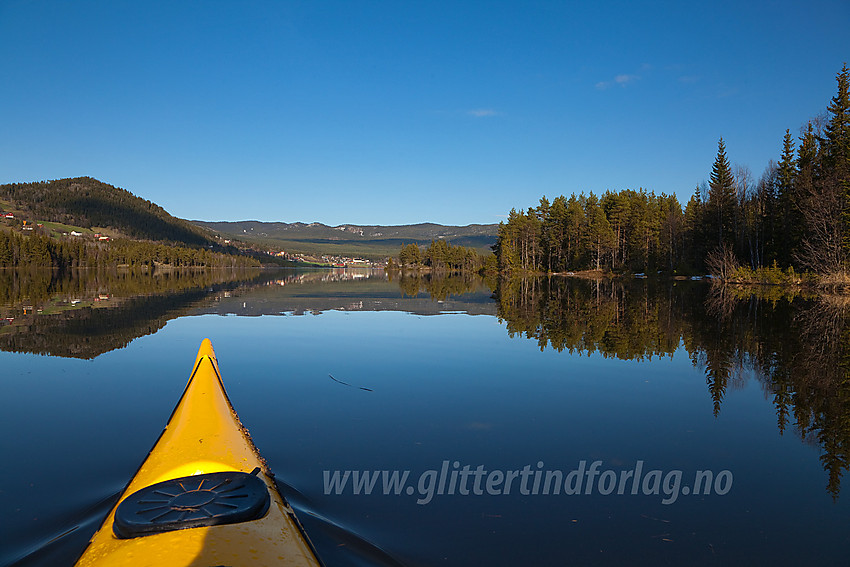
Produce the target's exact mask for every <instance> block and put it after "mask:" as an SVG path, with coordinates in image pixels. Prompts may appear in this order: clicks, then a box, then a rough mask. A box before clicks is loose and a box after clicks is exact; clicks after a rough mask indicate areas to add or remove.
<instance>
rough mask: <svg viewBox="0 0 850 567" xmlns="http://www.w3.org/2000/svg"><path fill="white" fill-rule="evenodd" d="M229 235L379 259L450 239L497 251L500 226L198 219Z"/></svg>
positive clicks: (302, 249) (301, 250) (290, 248)
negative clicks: (406, 246) (408, 247)
mask: <svg viewBox="0 0 850 567" xmlns="http://www.w3.org/2000/svg"><path fill="white" fill-rule="evenodd" d="M192 222H193V223H195V224H196V225H198V226H200V227H204V228H206V229H208V230H210V231H212V232H214V233H215V234H219V235H220V236H221V237H224V238H228V237H230V238H239V239H241V240H243V241H247V242H257V243H261V244H264V245H266V246H270V247H279V248H281V249H283V250H286V251H287V252H291V253H302V254H311V255H356V256H362V257H364V258H369V259H378V258H383V257H386V256H390V255H393V256H394V255H397V254H398V251H399V249H400V248H401V246H402V245H403V244H410V243H416V244H421V245H423V246H424V245H427V244H429V243H430V242H431V241H432V240H441V239H442V240H446V241H448V242H451V243H452V244H454V245H456V246H458V245H459V246H466V247H469V248H475V249H476V250H478V251H479V252H482V253H489V252H491V249H490V246H492V245H493V244H494V243H495V242H496V234H497V231H498V225H496V224H471V225H468V226H446V225H440V224H433V223H421V224H411V225H399V226H380V225H353V224H345V225H340V226H327V225H325V224H322V223H315V222H314V223H309V224H305V223H301V222H296V223H284V222H260V221H239V222H224V221H222V222H208V221H192Z"/></svg>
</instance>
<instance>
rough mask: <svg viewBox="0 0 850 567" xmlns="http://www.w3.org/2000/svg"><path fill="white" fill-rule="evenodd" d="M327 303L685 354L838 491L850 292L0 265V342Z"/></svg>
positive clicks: (556, 339) (131, 332)
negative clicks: (804, 454) (485, 318)
mask: <svg viewBox="0 0 850 567" xmlns="http://www.w3.org/2000/svg"><path fill="white" fill-rule="evenodd" d="M326 310H343V311H344V310H361V311H382V310H395V311H407V312H410V313H416V314H420V315H433V314H438V313H444V312H463V313H468V314H472V315H491V316H498V317H499V318H500V320H501V321H502V322H503V323H504V325H505V327H506V330H507V332H508V334H509V335H510V336H511V337H517V338H520V337H522V338H524V339H526V340H533V341H536V342H537V344H538V345H539V348H540V349H541V350H545V349H554V350H557V351H559V352H567V353H577V354H591V353H597V354H599V355H601V356H603V357H606V358H607V357H614V358H617V359H623V360H630V361H643V360H649V359H653V358H658V357H672V356H673V354H674V353H676V352H677V351H679V350H680V349H681V348H684V349H685V350H686V351H687V353H688V355H689V356H690V358H691V360H692V362H693V364H694V366H695V367H696V368H698V369H700V370H701V371H702V372H704V373H705V380H706V390H707V395H708V396H710V398H711V400H712V402H713V411H714V414H715V416H717V415H719V414H720V412H722V409H723V402H724V398H725V397H726V394H727V392H728V391H729V390H730V389H734V388H736V387H741V386H742V385H743V384H744V383H745V382H746V381H747V380H757V381H759V383H760V384H761V387H762V389H763V391H764V393H765V397H766V399H767V400H768V401H769V402H770V403H772V404H773V406H774V409H775V413H776V423H777V427H778V430H779V432H780V433H782V434H784V433H786V432H793V434H794V435H796V436H798V437H799V438H800V439H801V440H802V441H803V442H806V443H809V444H813V445H817V446H818V447H819V448H820V450H821V463H822V465H823V467H824V470H825V471H826V473H827V478H828V480H827V483H826V484H827V491H828V492H829V493H830V494H831V495H832V496H833V497H837V496H838V493H839V491H840V485H841V477H842V475H843V473H844V472H845V471H846V470H847V468H848V463H850V455H848V445H850V347H848V345H850V342H848V340H849V339H850V335H848V333H850V326H849V325H848V316H850V298H848V297H845V296H839V295H803V294H796V293H792V292H788V291H787V290H782V289H781V288H777V287H774V288H760V289H753V288H734V287H723V286H718V285H710V284H707V283H705V282H690V281H670V280H654V279H641V280H631V279H624V278H617V279H601V280H587V279H580V278H570V277H540V278H528V279H513V280H487V281H485V280H483V279H482V278H480V277H477V276H472V275H463V276H461V275H455V276H451V277H437V276H432V275H422V276H417V275H410V274H390V275H389V276H388V275H387V274H385V273H384V272H383V271H350V270H349V271H345V270H312V271H306V270H251V271H245V270H236V271H233V270H204V271H197V272H164V273H160V274H137V273H136V274H134V273H115V272H100V271H81V272H77V273H74V274H64V275H61V274H59V273H57V272H52V271H29V272H21V271H13V270H5V271H4V270H0V350H3V351H9V352H27V353H37V354H49V355H52V356H62V357H74V358H84V359H90V358H94V357H97V356H99V355H100V354H102V353H105V352H108V351H110V350H114V349H117V348H122V347H124V346H126V345H127V344H129V343H130V342H131V341H132V340H133V339H135V338H137V337H140V336H144V335H149V334H152V333H156V332H157V331H158V330H159V329H161V328H162V327H163V326H164V325H165V324H166V323H167V322H168V321H169V320H171V319H175V318H177V317H182V316H187V315H202V314H210V313H212V314H236V315H242V316H257V315H280V314H286V313H291V314H300V313H306V312H312V313H320V312H322V311H326Z"/></svg>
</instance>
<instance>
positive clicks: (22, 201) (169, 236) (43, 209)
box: [0, 177, 212, 246]
mask: <svg viewBox="0 0 850 567" xmlns="http://www.w3.org/2000/svg"><path fill="white" fill-rule="evenodd" d="M0 200H2V201H3V202H4V203H5V204H0V206H2V207H3V208H5V209H6V210H12V211H17V212H19V213H22V214H24V215H26V216H28V217H30V218H33V219H39V220H44V221H53V222H58V223H64V224H66V225H71V226H77V227H82V228H88V229H91V228H94V227H99V228H102V229H112V230H114V231H117V232H118V233H120V234H121V235H124V236H127V237H129V238H132V239H136V240H154V241H162V242H171V243H178V244H185V245H189V246H206V245H209V244H212V241H211V240H210V239H209V238H208V237H207V235H206V234H204V231H202V230H200V229H199V228H198V227H196V226H194V225H193V224H192V223H189V222H187V221H185V220H183V219H179V218H177V217H173V216H171V215H170V214H168V212H167V211H166V210H165V209H163V208H162V207H160V206H159V205H156V204H155V203H151V202H150V201H146V200H145V199H142V198H140V197H136V196H135V195H133V194H132V193H130V192H129V191H126V190H124V189H120V188H118V187H113V186H112V185H108V184H106V183H103V182H101V181H98V180H96V179H92V178H91V177H77V178H73V179H59V180H55V181H39V182H35V183H10V184H7V185H0Z"/></svg>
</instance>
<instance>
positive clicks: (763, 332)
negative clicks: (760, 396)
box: [496, 277, 850, 497]
mask: <svg viewBox="0 0 850 567" xmlns="http://www.w3.org/2000/svg"><path fill="white" fill-rule="evenodd" d="M496 297H497V299H498V304H499V305H498V308H499V316H500V317H501V318H502V319H503V320H505V322H506V324H507V330H508V333H509V334H510V335H511V336H524V337H526V338H529V339H533V340H536V341H537V343H538V344H539V345H540V348H541V350H542V349H545V348H546V347H551V348H554V349H556V350H558V351H564V350H566V351H568V352H577V353H600V354H602V355H603V356H606V357H609V356H612V357H617V358H622V359H627V360H641V359H645V358H652V357H653V356H655V355H658V356H664V355H672V353H673V352H674V351H676V350H677V348H678V347H679V345H680V344H683V345H684V348H685V349H686V350H687V352H688V353H689V356H690V357H691V360H692V361H693V364H694V366H695V367H697V368H700V369H702V370H703V371H704V372H705V376H706V385H707V389H708V393H709V395H710V396H711V399H712V401H713V403H714V414H715V415H717V414H718V413H719V412H720V409H721V406H722V403H723V400H724V397H725V396H726V393H727V391H728V390H729V388H734V387H740V386H741V385H742V384H743V383H744V382H745V380H746V379H747V377H755V378H756V379H757V380H759V381H760V382H761V383H762V384H763V387H764V389H765V391H766V393H767V395H768V397H769V398H770V399H771V400H772V403H773V404H774V407H775V409H776V416H777V427H778V428H779V431H780V433H784V432H785V431H787V430H788V429H789V428H790V429H793V430H794V431H795V432H796V433H797V435H799V436H800V438H801V439H802V440H804V441H806V442H814V443H817V444H818V445H819V446H820V447H821V450H822V452H823V453H822V456H821V462H822V464H823V466H824V469H825V470H826V472H827V475H828V483H827V490H828V491H829V492H830V493H831V494H832V495H833V496H835V497H837V495H838V492H839V490H840V482H841V476H842V474H843V473H844V472H845V471H846V470H847V469H848V466H850V298H847V297H843V296H835V297H832V296H805V297H804V296H794V295H793V294H789V293H788V292H787V291H782V290H780V288H777V287H772V288H765V289H764V290H760V291H759V293H752V292H750V291H743V288H729V287H725V288H724V287H723V286H705V285H702V284H696V285H693V284H690V283H684V284H657V283H654V282H652V281H651V280H641V281H639V282H636V281H633V280H622V279H620V280H599V281H588V280H582V279H575V278H560V277H552V278H536V279H525V280H521V279H515V280H502V281H501V282H499V285H498V288H497V292H496Z"/></svg>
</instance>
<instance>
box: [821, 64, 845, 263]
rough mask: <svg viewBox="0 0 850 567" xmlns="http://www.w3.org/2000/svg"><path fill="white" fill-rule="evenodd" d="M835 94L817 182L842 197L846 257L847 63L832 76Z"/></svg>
mask: <svg viewBox="0 0 850 567" xmlns="http://www.w3.org/2000/svg"><path fill="white" fill-rule="evenodd" d="M836 80H837V81H838V93H837V94H836V95H835V96H834V97H833V98H832V101H831V102H830V105H829V106H828V107H827V111H828V112H829V122H828V123H827V125H826V129H825V132H824V134H825V136H824V140H823V141H822V144H821V145H822V148H823V158H822V162H821V171H820V173H821V180H820V181H821V183H823V184H824V185H831V186H832V189H833V190H834V191H836V192H837V194H839V195H840V196H841V197H842V201H843V202H842V215H843V219H842V220H843V225H844V227H843V233H844V235H843V249H844V256H845V258H846V257H848V256H850V70H848V69H847V64H846V63H845V64H844V66H843V67H842V68H841V71H840V72H839V73H838V75H837V76H836Z"/></svg>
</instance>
